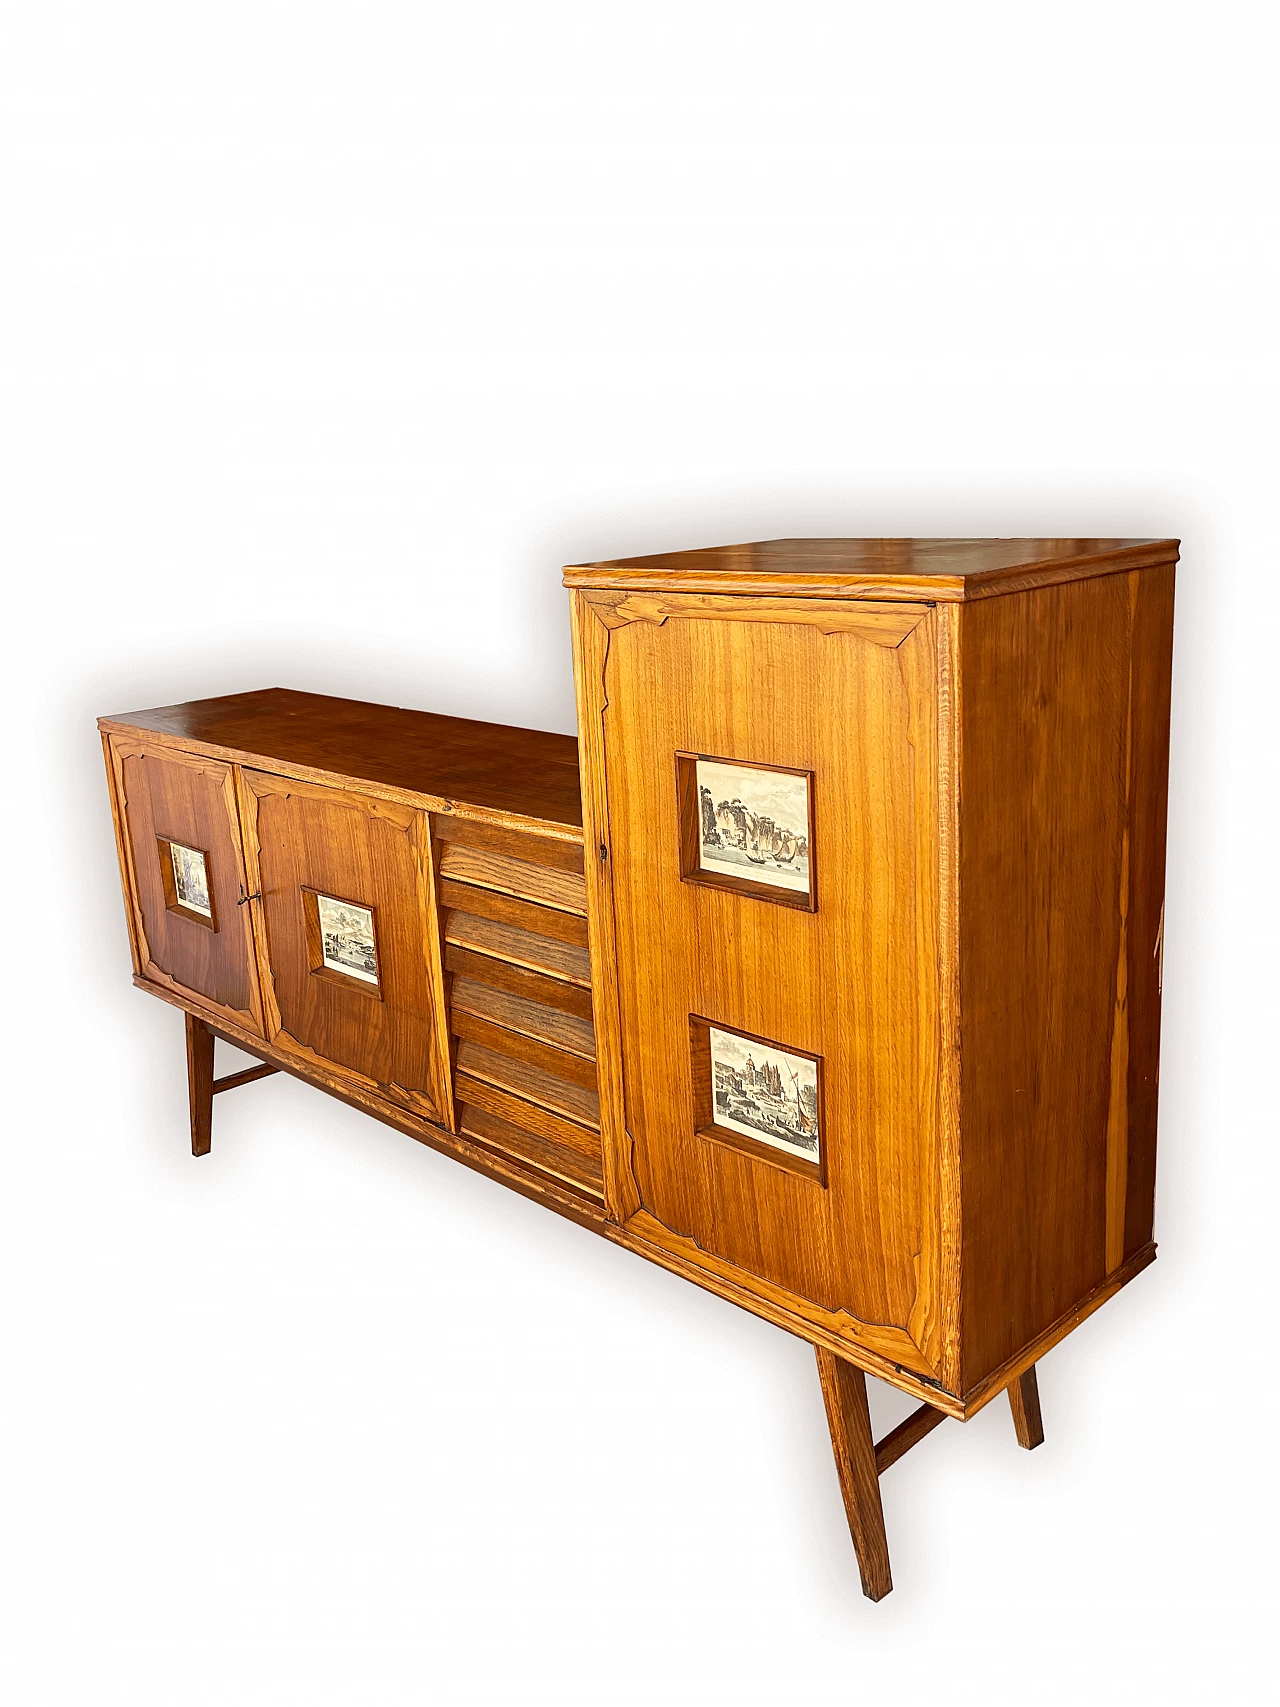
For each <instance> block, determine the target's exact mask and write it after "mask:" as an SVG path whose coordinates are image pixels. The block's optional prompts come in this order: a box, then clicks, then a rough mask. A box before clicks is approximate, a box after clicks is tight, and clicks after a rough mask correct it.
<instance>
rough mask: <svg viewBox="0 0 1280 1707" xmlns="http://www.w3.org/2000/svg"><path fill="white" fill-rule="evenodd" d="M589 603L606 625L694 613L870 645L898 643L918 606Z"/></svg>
mask: <svg viewBox="0 0 1280 1707" xmlns="http://www.w3.org/2000/svg"><path fill="white" fill-rule="evenodd" d="M587 602H588V603H589V604H590V605H591V607H592V609H593V610H594V611H595V613H596V615H597V616H598V617H599V619H600V621H601V622H603V623H604V625H605V627H606V628H624V627H625V626H626V624H627V623H629V622H652V623H657V624H659V625H661V624H662V623H664V622H666V621H667V619H668V617H673V616H674V617H685V618H691V617H696V618H698V619H699V620H700V621H704V622H706V621H714V620H715V619H716V618H719V619H720V620H722V621H725V622H787V623H792V624H794V623H800V624H801V625H802V626H804V627H809V628H816V629H818V630H819V631H820V632H821V633H823V634H856V635H857V636H858V638H859V639H860V640H867V641H870V642H871V644H872V645H873V646H888V647H890V648H892V647H895V646H900V645H901V644H902V642H903V641H904V640H905V639H906V637H907V635H908V634H910V633H911V631H912V629H913V628H915V626H916V624H917V623H918V622H921V621H922V620H923V618H924V612H923V611H922V610H920V609H918V608H917V609H915V610H911V609H904V608H903V606H901V605H875V604H871V603H869V602H867V601H865V600H856V601H850V602H848V603H843V602H841V601H839V600H836V599H824V600H823V601H822V602H821V604H817V603H815V604H812V605H809V606H803V605H801V606H797V604H796V602H795V600H793V599H765V598H756V599H749V598H743V597H741V596H734V595H728V594H719V593H692V594H688V593H686V594H676V595H674V596H673V595H671V594H669V593H668V594H663V593H588V594H587Z"/></svg>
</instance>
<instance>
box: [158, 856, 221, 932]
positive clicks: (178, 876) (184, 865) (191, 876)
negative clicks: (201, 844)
mask: <svg viewBox="0 0 1280 1707" xmlns="http://www.w3.org/2000/svg"><path fill="white" fill-rule="evenodd" d="M169 858H170V859H171V860H172V862H173V892H174V894H175V895H176V896H177V898H178V903H179V905H180V906H183V907H189V908H190V909H191V911H192V912H193V913H200V914H202V915H203V916H204V917H205V918H206V919H211V918H212V917H213V907H212V906H211V904H210V901H209V874H208V872H207V871H206V870H205V864H204V855H203V854H202V853H201V852H200V851H199V849H198V848H184V847H183V846H182V845H181V843H179V842H170V843H169Z"/></svg>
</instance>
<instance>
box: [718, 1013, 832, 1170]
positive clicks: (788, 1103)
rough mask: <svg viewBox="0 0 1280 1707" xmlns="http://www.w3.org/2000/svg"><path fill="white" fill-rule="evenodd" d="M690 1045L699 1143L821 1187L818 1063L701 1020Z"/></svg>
mask: <svg viewBox="0 0 1280 1707" xmlns="http://www.w3.org/2000/svg"><path fill="white" fill-rule="evenodd" d="M689 1038H690V1045H691V1048H692V1053H693V1108H694V1129H695V1131H696V1132H697V1133H698V1134H699V1136H700V1137H703V1138H710V1139H712V1140H714V1141H715V1142H717V1143H721V1144H729V1145H731V1146H733V1147H734V1148H735V1149H738V1150H745V1151H746V1153H747V1154H748V1155H750V1156H755V1157H756V1158H757V1160H759V1161H762V1162H770V1163H772V1164H773V1166H775V1167H780V1168H787V1169H789V1170H790V1171H791V1172H792V1173H799V1174H804V1175H805V1176H806V1177H808V1178H809V1179H814V1180H817V1181H818V1183H819V1184H822V1185H825V1184H826V1162H825V1156H824V1152H823V1147H822V1139H823V1134H822V1059H821V1057H820V1056H817V1055H811V1054H809V1053H808V1051H807V1050H803V1049H793V1048H788V1047H786V1046H784V1045H783V1044H780V1043H774V1042H771V1041H769V1039H767V1038H763V1037H756V1036H753V1035H752V1034H751V1033H750V1032H745V1031H738V1030H737V1029H736V1028H734V1027H733V1026H727V1025H717V1024H716V1023H715V1022H714V1021H713V1020H709V1019H704V1018H703V1017H702V1016H701V1015H700V1014H690V1016H689Z"/></svg>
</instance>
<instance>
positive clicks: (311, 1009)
mask: <svg viewBox="0 0 1280 1707" xmlns="http://www.w3.org/2000/svg"><path fill="white" fill-rule="evenodd" d="M242 776H243V784H244V793H243V803H244V819H245V847H246V853H247V855H248V860H249V871H250V875H251V876H252V878H253V880H254V887H255V889H257V890H258V891H259V892H260V893H261V897H262V899H261V902H260V903H259V904H258V905H256V906H255V909H254V911H255V914H257V916H258V921H259V924H258V928H259V956H260V959H261V962H262V974H263V1000H264V1007H265V1012H266V1023H267V1033H268V1036H269V1037H270V1038H271V1040H272V1042H274V1043H275V1044H276V1045H277V1046H278V1047H280V1048H282V1049H286V1050H288V1051H289V1052H290V1053H292V1054H296V1055H298V1056H299V1057H300V1058H302V1059H304V1060H306V1061H309V1062H311V1063H313V1064H315V1065H317V1066H320V1067H323V1068H324V1069H326V1070H327V1071H328V1072H330V1073H332V1074H334V1075H335V1076H336V1077H337V1078H338V1079H339V1080H341V1081H345V1082H346V1083H348V1084H350V1085H352V1086H353V1087H355V1088H358V1089H361V1090H364V1091H369V1092H373V1093H376V1094H377V1095H378V1096H380V1097H382V1098H383V1099H385V1100H387V1101H390V1102H393V1103H395V1104H397V1105H398V1106H399V1107H401V1108H406V1109H408V1110H410V1111H411V1112H413V1113H415V1114H418V1115H420V1116H422V1117H423V1118H425V1119H427V1120H430V1121H433V1122H435V1123H437V1124H440V1125H451V1123H452V1109H451V1097H450V1089H449V1071H448V1062H449V1052H448V1033H447V1030H446V1026H445V1018H444V999H443V977H444V974H443V970H442V966H441V958H440V931H439V924H438V918H437V911H436V898H435V874H434V871H433V869H432V859H431V827H430V822H429V819H428V817H427V814H426V813H425V812H419V811H417V810H416V809H415V808H413V807H411V806H400V805H394V804H391V803H389V802H387V801H383V800H377V799H374V798H373V797H371V796H367V795H361V794H355V793H348V792H346V791H344V790H341V789H335V788H324V787H321V786H319V785H317V784H314V783H307V782H297V781H294V780H292V779H290V778H287V777H278V776H271V775H268V774H267V773H265V772H262V771H250V770H246V771H244V772H243V773H242Z"/></svg>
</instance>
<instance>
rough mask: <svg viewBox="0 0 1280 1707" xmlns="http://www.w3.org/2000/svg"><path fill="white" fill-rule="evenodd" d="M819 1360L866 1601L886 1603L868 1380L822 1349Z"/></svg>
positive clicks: (885, 1546)
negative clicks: (868, 1400)
mask: <svg viewBox="0 0 1280 1707" xmlns="http://www.w3.org/2000/svg"><path fill="white" fill-rule="evenodd" d="M814 1349H815V1351H816V1352H817V1354H818V1379H819V1380H820V1381H821V1383H822V1397H823V1401H824V1403H825V1404H826V1407H827V1426H828V1428H829V1429H830V1430H831V1448H832V1451H833V1452H834V1453H835V1455H836V1469H837V1471H838V1472H839V1475H840V1492H841V1493H842V1494H843V1495H844V1509H845V1513H846V1515H847V1516H848V1519H849V1533H850V1534H851V1535H852V1536H853V1550H854V1552H855V1553H856V1554H857V1555H858V1570H859V1571H860V1572H861V1575H862V1592H863V1594H865V1595H866V1597H867V1599H868V1600H883V1599H884V1597H885V1595H886V1594H888V1592H889V1590H890V1589H891V1588H892V1587H893V1578H892V1577H891V1576H890V1574H889V1542H888V1538H887V1537H886V1535H885V1532H884V1509H883V1507H882V1506H881V1504H880V1478H879V1477H878V1476H877V1474H876V1445H875V1441H874V1440H873V1438H872V1435H871V1413H870V1412H869V1411H868V1409H867V1378H866V1376H865V1375H864V1374H863V1373H862V1371H861V1370H860V1369H858V1368H855V1366H854V1365H853V1364H852V1363H846V1362H845V1361H844V1360H843V1358H839V1357H836V1356H835V1355H834V1354H833V1353H832V1352H829V1351H826V1350H824V1348H823V1347H822V1346H815V1348H814Z"/></svg>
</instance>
